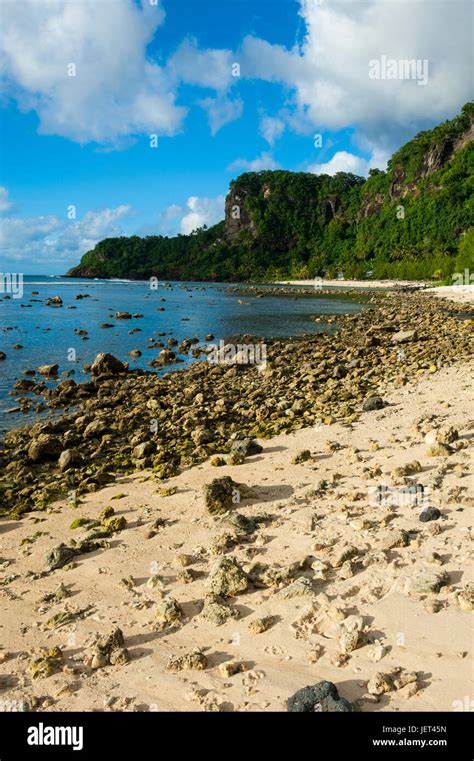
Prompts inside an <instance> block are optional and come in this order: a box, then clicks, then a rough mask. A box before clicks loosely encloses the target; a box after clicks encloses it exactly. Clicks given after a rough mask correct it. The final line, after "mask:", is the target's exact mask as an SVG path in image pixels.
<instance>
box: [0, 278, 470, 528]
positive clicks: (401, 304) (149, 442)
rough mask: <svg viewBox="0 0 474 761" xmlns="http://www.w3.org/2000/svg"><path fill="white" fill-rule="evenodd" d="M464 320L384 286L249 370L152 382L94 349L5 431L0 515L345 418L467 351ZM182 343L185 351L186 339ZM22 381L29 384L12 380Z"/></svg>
mask: <svg viewBox="0 0 474 761" xmlns="http://www.w3.org/2000/svg"><path fill="white" fill-rule="evenodd" d="M468 317H469V314H467V313H466V308H465V307H463V306H462V305H457V304H454V303H450V302H435V301H433V300H432V299H430V298H429V297H427V296H426V295H424V294H416V293H415V294H413V293H396V292H392V293H389V294H384V298H383V302H382V303H381V304H380V305H376V306H372V307H371V308H370V309H368V310H365V311H363V312H362V313H360V314H358V315H352V316H345V317H340V318H338V320H337V325H338V328H339V329H338V331H337V332H336V333H335V334H334V335H332V336H329V335H327V334H323V333H321V334H316V335H311V336H307V337H306V338H305V339H304V340H298V341H296V340H294V341H272V342H267V345H266V353H267V358H266V361H265V363H264V364H260V365H255V364H251V363H250V364H249V363H247V364H246V363H240V362H239V361H231V362H223V363H221V364H213V363H209V362H198V363H194V364H192V365H190V366H188V367H186V368H185V369H183V370H180V371H173V372H170V373H168V374H167V375H165V376H162V377H157V376H156V375H155V374H153V373H144V372H143V371H128V369H127V368H126V366H125V365H123V364H122V363H121V362H120V361H119V360H115V358H109V359H107V356H108V355H104V356H105V359H104V358H102V359H101V360H100V359H98V360H96V364H95V366H94V365H93V366H92V367H91V380H90V382H86V383H79V384H76V382H75V381H74V380H73V379H66V380H62V381H60V382H59V383H58V384H57V385H56V386H55V387H54V388H53V389H52V390H51V389H47V388H46V387H44V389H43V392H42V393H44V395H45V400H44V404H45V406H47V407H49V408H51V409H54V410H56V411H57V413H59V414H58V415H57V417H55V418H54V419H52V420H50V421H46V422H42V421H41V422H37V423H36V424H34V425H33V426H29V427H26V428H21V429H15V430H12V431H9V432H8V433H7V434H6V435H5V437H4V442H3V444H2V445H1V448H0V465H1V467H2V476H1V478H0V496H1V505H2V512H3V514H10V515H14V516H17V517H19V516H20V515H21V514H22V513H24V512H27V511H30V510H38V509H44V508H46V507H47V506H48V504H50V503H51V502H52V501H54V500H55V499H57V498H58V497H60V496H64V495H65V494H68V493H71V494H72V493H73V494H74V495H75V497H79V496H80V495H81V494H85V493H87V492H91V491H94V490H96V489H98V488H100V487H102V486H103V485H104V484H106V483H110V482H113V481H114V479H115V478H116V476H117V474H120V473H130V472H133V471H134V470H136V469H144V468H152V469H153V472H154V474H155V477H156V478H157V479H160V480H163V479H164V480H165V479H167V478H169V477H172V476H174V475H176V474H177V473H179V472H180V470H181V469H182V468H183V467H187V466H189V465H192V464H195V463H198V462H203V461H204V460H206V459H207V458H209V457H211V456H213V455H215V454H220V453H224V454H225V453H226V452H227V453H228V452H229V451H230V449H231V447H232V444H233V441H234V440H235V439H241V438H245V437H261V438H270V437H273V436H276V435H278V434H280V433H288V432H290V431H295V430H297V429H300V428H303V427H306V426H311V425H318V424H331V423H332V422H335V421H336V420H343V421H345V422H346V423H348V424H350V423H352V422H353V421H355V420H356V419H357V418H358V417H359V416H360V414H362V412H363V411H364V410H367V409H371V408H375V407H374V406H372V407H371V405H375V406H376V405H377V404H381V405H383V399H382V400H380V399H377V398H378V397H380V395H383V393H384V391H385V389H387V388H388V387H389V386H390V385H393V386H394V387H397V386H402V385H405V384H408V383H413V382H416V380H417V379H419V378H420V377H423V376H424V375H426V374H430V373H436V372H437V370H438V369H439V368H440V367H442V366H445V365H447V364H451V363H456V362H460V361H462V359H463V357H466V356H469V354H470V352H472V320H471V321H470V320H469V319H467V318H468ZM247 340H253V341H255V340H256V339H255V338H252V337H247ZM184 348H185V350H186V349H187V350H188V351H192V344H190V345H189V346H187V347H184ZM181 349H183V347H181ZM166 352H171V353H173V352H172V350H171V349H164V350H163V352H162V355H164V354H166ZM169 359H170V358H168V359H167V357H165V356H163V357H162V363H165V362H166V361H168V360H169ZM28 382H29V383H30V384H33V385H34V381H27V380H26V379H25V380H24V381H20V383H28ZM19 390H20V389H19Z"/></svg>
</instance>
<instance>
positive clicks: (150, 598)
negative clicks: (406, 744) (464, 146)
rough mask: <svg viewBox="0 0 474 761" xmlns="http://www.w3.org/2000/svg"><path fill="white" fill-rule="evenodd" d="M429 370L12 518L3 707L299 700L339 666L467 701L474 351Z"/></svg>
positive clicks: (383, 682)
mask: <svg viewBox="0 0 474 761" xmlns="http://www.w3.org/2000/svg"><path fill="white" fill-rule="evenodd" d="M423 298H424V297H423ZM429 303H431V301H430V302H429ZM399 313H400V310H398V311H397V312H394V314H397V315H399ZM382 314H383V315H385V314H391V312H390V306H389V307H387V308H386V310H385V311H384V312H382ZM408 314H409V313H407V315H408ZM352 319H353V321H354V323H355V324H357V323H358V321H361V320H362V321H363V320H364V319H367V317H364V316H357V317H356V318H352ZM397 319H400V320H403V318H402V317H399V316H398V318H397ZM405 319H408V316H407V317H406V318H405ZM447 319H448V318H446V320H447ZM450 325H452V327H451V328H449V330H454V333H453V336H455V335H456V330H458V329H459V328H458V327H456V326H459V325H460V323H458V322H456V321H455V322H453V323H450ZM469 325H470V323H469V322H467V323H466V324H465V325H464V326H463V329H461V332H462V333H463V335H464V336H465V337H466V335H467V332H469ZM466 329H467V331H466ZM412 333H413V331H412ZM398 335H399V334H397V336H398ZM447 335H448V334H447ZM426 338H427V339H428V336H426ZM402 339H403V341H404V340H405V339H406V340H408V337H407V336H402ZM332 340H333V342H334V339H332ZM397 340H399V339H397ZM400 340H401V339H400ZM411 340H413V335H411ZM430 340H431V339H430ZM438 340H439V342H440V344H439V345H440V354H439V356H442V353H441V343H442V342H441V338H439V339H438ZM443 340H446V341H447V339H443ZM449 340H451V339H449ZM453 340H454V341H455V338H453ZM463 340H464V341H465V340H466V338H464V339H463ZM335 345H337V344H335ZM375 345H376V344H375ZM417 345H418V344H416V343H414V344H413V343H412V344H410V346H412V347H414V348H411V349H410V348H408V347H407V349H406V351H407V352H409V353H410V352H413V351H426V350H425V349H423V344H421V347H420V348H418V349H416V347H417ZM426 345H427V346H428V347H429V346H430V344H429V341H428V343H427V344H426ZM446 345H447V344H446ZM405 346H406V344H405ZM466 346H467V344H466ZM328 350H329V349H328ZM379 350H380V349H379ZM397 351H399V350H397ZM428 351H431V350H430V349H429V348H428ZM384 356H385V355H384V354H381V358H382V359H381V360H380V361H381V362H382V364H383V361H384V360H383V357H384ZM420 356H421V355H420ZM377 362H378V360H377ZM422 366H425V365H424V363H422ZM417 367H418V365H417V363H416V362H415V363H414V364H413V369H411V368H408V369H407V371H406V372H407V373H410V372H414V373H415V375H414V376H413V377H412V379H411V380H410V382H407V378H404V376H403V375H400V374H399V371H397V374H396V375H394V376H393V378H392V377H391V376H387V377H386V378H385V379H384V380H383V379H382V378H383V377H385V376H381V378H380V381H379V385H378V393H380V394H381V395H382V397H383V402H382V403H381V404H380V405H378V404H376V405H373V408H372V409H371V410H369V409H367V411H365V412H364V413H363V414H362V415H356V416H349V417H348V418H347V417H346V418H341V417H338V416H333V417H330V418H328V419H327V420H325V421H323V420H319V419H316V421H315V420H312V422H311V424H310V425H306V426H302V427H300V428H299V430H293V431H290V432H287V433H281V434H280V435H275V436H271V437H270V438H264V439H259V440H258V441H257V442H256V443H255V445H252V447H250V448H249V453H248V454H247V456H244V457H242V458H234V460H232V458H231V457H229V455H228V454H227V452H228V450H224V449H223V450H222V453H221V452H220V451H219V449H217V450H215V451H214V453H213V454H212V456H210V457H207V459H204V461H202V462H200V463H198V464H195V465H192V464H191V465H188V466H184V467H181V468H180V469H179V471H176V472H177V475H174V474H173V471H170V472H166V473H165V476H169V477H165V478H164V479H163V478H158V477H157V473H156V469H155V470H153V471H152V470H151V469H148V468H146V467H145V468H143V467H142V468H141V469H139V470H135V471H134V472H129V473H127V474H124V475H120V474H117V475H116V477H115V478H114V480H113V482H112V483H110V484H109V485H107V486H106V487H105V488H98V489H97V490H96V491H93V492H91V493H83V492H81V493H80V494H79V496H78V495H75V493H74V492H72V493H70V494H69V496H68V497H65V498H63V499H59V500H56V501H54V502H52V503H50V504H49V505H47V507H46V509H44V510H36V511H33V512H25V513H23V515H22V517H21V520H12V519H11V518H9V517H8V516H6V517H4V518H3V519H2V520H1V522H0V558H1V561H0V563H1V570H2V575H1V578H0V592H1V601H0V610H1V614H0V620H1V624H0V635H1V643H2V647H1V649H0V686H1V689H2V692H1V695H0V698H1V700H2V707H3V709H4V710H22V709H25V708H26V709H32V710H39V711H50V710H51V711H58V710H59V711H72V710H74V711H91V710H99V711H101V710H106V711H166V710H173V711H244V712H245V711H252V712H254V711H285V710H286V701H287V700H288V698H289V697H290V696H291V695H293V694H294V693H295V692H296V691H297V690H299V689H300V688H302V687H305V686H306V685H312V684H315V683H317V682H320V681H321V680H328V681H330V682H332V683H334V684H335V685H336V687H337V689H338V691H339V695H340V696H341V697H343V698H345V699H346V700H348V701H349V702H350V703H351V705H352V707H353V709H354V710H357V711H443V710H446V711H453V710H455V711H458V710H459V711H460V710H467V709H466V706H465V702H466V696H468V695H469V694H470V684H469V671H470V669H469V663H470V662H471V659H472V624H471V620H470V616H471V613H470V611H472V608H473V604H474V601H473V578H472V569H471V566H470V561H469V544H470V540H471V538H472V536H471V535H472V519H471V515H472V512H471V511H472V507H473V506H474V483H473V474H472V441H473V435H474V432H473V423H472V420H471V419H470V418H469V415H467V414H466V411H467V410H469V409H470V408H471V406H472V402H473V387H472V372H473V361H472V353H471V354H469V352H467V353H462V355H461V356H458V357H457V359H456V362H454V363H453V364H452V365H450V363H447V364H445V365H442V366H436V365H432V366H431V365H430V366H428V365H426V368H427V369H426V370H419V369H418V370H417V369H416V368H417ZM254 372H255V371H254ZM163 382H165V381H163ZM343 385H344V384H343ZM329 387H330V388H332V385H331V383H330V382H329ZM99 435H102V434H100V432H99ZM109 438H110V437H109ZM105 439H106V437H103V441H102V444H101V446H102V448H103V447H104V446H106V441H105ZM260 448H261V449H260ZM99 449H100V447H99ZM259 450H260V451H259ZM253 452H255V453H253ZM230 462H234V463H235V464H229V463H230ZM216 465H218V466H219V467H216ZM51 473H52V476H53V477H55V476H54V473H55V471H54V470H52V471H51ZM162 475H163V474H162ZM57 477H58V478H61V476H59V475H58V476H57ZM226 477H228V478H230V479H231V481H230V487H231V492H230V494H231V495H232V497H231V499H230V498H229V493H227V492H226V488H227V487H228V486H229V482H227V485H226V487H225V488H224V487H223V482H222V481H219V483H218V487H219V488H217V487H216V485H215V479H225V478H226ZM213 482H214V487H213V488H214V491H213V492H212V494H213V495H214V496H213V499H212V500H211V499H210V497H209V494H210V492H209V485H210V484H212V483H213ZM211 491H212V487H211ZM223 494H224V497H225V499H224V497H223V496H222V495H223ZM226 494H227V496H226ZM229 500H230V501H229ZM91 542H92V543H91ZM61 545H62V549H61ZM64 545H66V550H67V551H68V552H69V555H68V556H67V557H66V556H64V557H63V555H62V553H63V552H64ZM68 548H69V550H68ZM87 550H88V551H87ZM63 561H64V562H63ZM468 702H469V698H468Z"/></svg>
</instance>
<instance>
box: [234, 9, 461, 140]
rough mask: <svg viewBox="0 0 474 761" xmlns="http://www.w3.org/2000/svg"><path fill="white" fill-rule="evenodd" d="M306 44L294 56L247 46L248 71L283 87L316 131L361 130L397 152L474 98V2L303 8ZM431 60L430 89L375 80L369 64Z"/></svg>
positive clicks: (256, 43) (257, 44)
mask: <svg viewBox="0 0 474 761" xmlns="http://www.w3.org/2000/svg"><path fill="white" fill-rule="evenodd" d="M300 14H301V16H302V18H303V19H304V21H305V23H306V35H305V38H304V41H303V43H302V45H301V46H300V47H298V46H296V47H294V48H293V49H291V50H287V49H285V48H283V47H282V46H279V45H271V44H269V43H268V42H266V41H265V40H261V39H257V38H254V37H247V38H246V39H245V40H244V42H243V45H242V59H243V60H242V72H244V74H245V75H246V76H249V77H251V78H261V79H264V80H266V81H269V82H278V83H283V84H284V85H286V86H287V88H288V90H289V92H290V93H292V94H293V99H294V110H295V113H296V114H300V115H301V117H302V118H304V119H308V118H309V119H311V121H312V122H313V124H314V125H315V126H317V127H320V128H323V129H330V130H338V129H341V128H344V127H346V126H347V125H348V124H355V125H356V126H357V127H358V128H359V130H360V131H361V134H362V135H364V136H365V137H366V138H369V139H371V140H373V141H374V142H376V143H377V144H378V145H380V146H390V147H393V145H394V143H397V144H399V143H400V142H401V140H403V139H406V138H407V137H408V136H409V135H410V134H413V131H415V130H416V129H418V128H420V129H421V128H423V127H426V126H427V125H428V123H429V122H434V121H440V120H441V119H443V118H448V117H452V116H454V115H455V114H456V113H457V112H458V111H459V107H460V105H461V104H463V103H464V102H465V101H467V100H469V99H470V97H471V92H470V89H471V81H472V79H471V73H470V67H471V65H472V54H471V38H470V35H471V23H472V9H471V6H470V2H469V0H456V2H451V3H446V2H436V3H435V4H434V5H433V2H431V1H430V0H417V1H416V2H413V1H412V2H407V1H406V0H354V1H351V2H347V1H344V0H332V2H331V3H322V4H321V5H319V4H317V3H315V2H314V0H300ZM382 55H387V56H389V57H391V58H395V59H397V60H398V59H413V58H415V59H428V62H429V80H428V83H427V84H426V85H425V86H419V85H418V83H417V81H416V80H407V79H405V80H371V79H369V61H370V60H372V59H380V57H381V56H382Z"/></svg>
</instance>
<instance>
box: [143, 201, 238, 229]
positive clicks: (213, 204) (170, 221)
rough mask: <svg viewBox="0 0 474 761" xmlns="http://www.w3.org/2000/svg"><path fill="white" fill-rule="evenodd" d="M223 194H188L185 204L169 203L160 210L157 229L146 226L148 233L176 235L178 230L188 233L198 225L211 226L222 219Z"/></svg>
mask: <svg viewBox="0 0 474 761" xmlns="http://www.w3.org/2000/svg"><path fill="white" fill-rule="evenodd" d="M224 205H225V196H223V195H220V196H217V197H216V198H203V197H199V196H190V197H189V198H188V200H187V202H186V206H178V205H177V204H170V206H167V207H166V209H165V210H164V211H163V212H162V214H161V216H160V221H159V225H158V230H156V229H154V228H153V227H149V228H147V232H148V234H149V235H157V234H159V233H161V234H164V235H176V233H178V232H180V233H182V234H183V235H189V233H192V232H193V230H197V228H198V227H202V226H203V225H207V227H211V226H212V225H215V224H216V223H217V222H220V221H221V220H223V219H224Z"/></svg>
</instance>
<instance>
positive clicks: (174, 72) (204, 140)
mask: <svg viewBox="0 0 474 761" xmlns="http://www.w3.org/2000/svg"><path fill="white" fill-rule="evenodd" d="M0 16H1V19H0V20H1V26H2V33H1V34H2V36H1V43H0V65H1V78H0V92H1V102H0V105H1V106H2V122H1V133H0V148H1V155H0V212H1V220H0V226H1V231H2V241H1V251H0V271H3V272H6V271H22V272H24V273H26V274H30V273H31V274H33V273H45V274H59V273H63V272H64V271H65V270H66V269H68V268H69V267H70V266H72V265H74V264H76V263H77V262H78V261H79V259H80V257H81V255H82V254H83V253H84V252H85V251H86V250H87V249H88V248H91V247H92V246H93V245H94V244H95V243H96V242H97V241H98V240H100V239H101V238H103V237H107V236H110V235H120V234H160V233H161V234H168V235H173V234H176V233H177V232H183V233H187V232H190V231H191V230H192V229H194V228H196V227H197V226H199V225H201V224H204V223H205V224H208V225H209V224H214V223H215V222H216V221H218V220H219V219H221V218H223V203H224V197H225V193H226V192H227V189H228V185H229V181H230V180H231V179H232V178H233V177H236V176H237V175H238V174H240V173H241V172H243V171H249V170H256V171H258V170H259V169H265V168H270V169H272V168H283V169H291V170H295V171H312V172H318V173H320V172H327V173H329V174H333V173H335V172H336V171H353V172H354V173H356V174H362V175H365V174H367V171H368V169H369V167H372V166H377V167H380V168H384V167H385V164H386V160H387V158H388V157H389V156H390V154H391V153H392V152H393V150H394V149H396V148H397V147H398V146H399V145H401V144H402V143H403V142H404V141H405V140H407V139H409V138H410V137H412V136H413V135H414V134H415V133H416V132H418V131H419V130H420V129H425V128H429V127H431V126H433V125H434V124H436V123H438V122H439V121H442V120H443V119H445V118H451V117H453V116H454V115H455V114H456V113H458V111H459V110H460V108H461V106H462V105H463V103H464V102H466V101H467V100H469V98H470V94H471V92H472V79H471V76H472V75H471V71H472V60H471V59H470V56H471V39H470V24H471V21H472V18H471V17H472V6H471V4H470V3H469V2H467V1H466V2H465V0H451V2H450V3H445V2H442V1H440V2H437V0H393V2H392V0H156V2H155V0H151V1H150V0H142V1H141V2H140V1H139V0H23V2H21V3H18V2H16V0H2V3H1V7H0ZM382 56H386V57H389V58H392V59H393V60H400V59H417V60H420V61H421V62H423V61H426V62H427V66H428V69H427V71H428V72H429V76H428V78H427V81H425V82H424V83H422V82H420V81H418V79H417V78H416V76H415V75H413V76H411V77H403V76H401V75H399V76H398V78H395V79H393V80H390V81H388V80H387V79H383V78H381V77H379V78H376V79H373V78H370V77H369V74H368V71H369V62H370V61H373V60H374V59H375V60H376V61H378V60H381V57H382ZM71 74H73V76H71ZM153 135H156V136H157V139H158V147H156V148H154V147H151V145H150V142H151V141H152V140H153V138H150V136H153ZM315 135H320V136H321V138H320V141H318V140H316V141H315ZM315 143H316V144H315Z"/></svg>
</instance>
